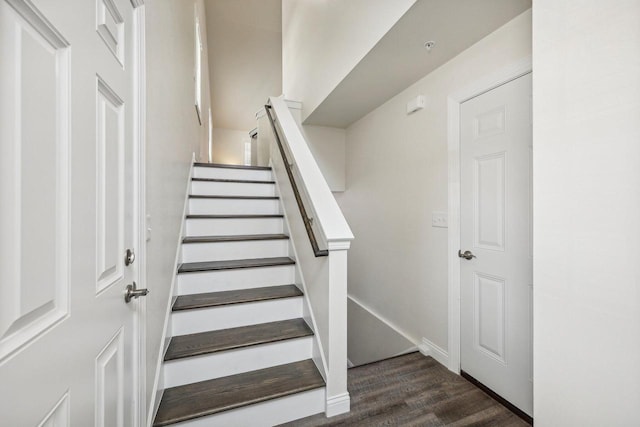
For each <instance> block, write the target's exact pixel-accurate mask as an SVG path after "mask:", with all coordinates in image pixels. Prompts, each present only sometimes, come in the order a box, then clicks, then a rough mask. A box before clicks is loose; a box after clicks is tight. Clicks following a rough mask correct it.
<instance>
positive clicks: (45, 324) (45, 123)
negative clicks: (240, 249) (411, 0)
mask: <svg viewBox="0 0 640 427" xmlns="http://www.w3.org/2000/svg"><path fill="white" fill-rule="evenodd" d="M133 14H134V10H133V7H132V5H131V3H130V2H129V1H128V0H91V1H87V0H65V1H56V2H51V1H47V0H31V1H27V0H0V57H1V58H2V61H0V94H1V96H0V206H2V209H0V233H1V234H0V396H2V399H0V425H2V426H4V425H7V426H36V425H43V426H56V427H57V426H69V425H73V426H76V425H77V426H90V425H96V426H132V425H137V417H134V407H135V404H136V401H135V399H136V398H137V396H138V393H137V392H136V391H135V390H134V386H135V382H134V378H135V377H136V375H137V372H136V367H137V361H136V360H134V355H135V354H136V352H135V351H134V349H135V348H136V346H138V342H137V341H136V340H137V334H136V330H135V329H134V325H135V316H136V303H135V302H133V303H131V304H125V302H124V288H125V286H126V285H127V284H129V283H131V282H132V281H133V280H135V279H136V277H137V270H136V268H137V265H136V264H135V263H134V264H133V265H131V266H128V267H127V266H125V265H124V252H125V248H133V243H134V242H135V241H137V236H135V235H134V227H133V220H134V218H133V212H134V209H133V195H134V190H135V188H133V187H132V186H131V185H126V183H127V182H135V181H133V180H131V178H132V176H133V169H132V166H133V163H132V161H133V154H134V148H135V147H134V145H133V141H134V139H133V129H134V123H133V120H134V117H135V116H134V114H133V113H134V111H133V108H132V103H133V93H134V83H135V79H134V75H133V73H132V70H133V68H134V67H132V63H133V45H132V41H133V40H134V37H133V33H134V31H135V28H134V27H133V25H134V20H133Z"/></svg>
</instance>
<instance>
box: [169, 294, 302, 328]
mask: <svg viewBox="0 0 640 427" xmlns="http://www.w3.org/2000/svg"><path fill="white" fill-rule="evenodd" d="M171 317H172V319H171V333H172V335H173V336H176V335H187V334H196V333H198V332H206V331H218V330H221V329H229V328H237V327H240V326H249V325H256V324H259V323H268V322H276V321H278V320H287V319H295V318H298V317H302V297H295V298H282V299H275V300H269V301H257V302H247V303H242V304H231V305H223V306H219V307H211V308H199V309H193V310H180V311H174V312H173V314H172V316H171Z"/></svg>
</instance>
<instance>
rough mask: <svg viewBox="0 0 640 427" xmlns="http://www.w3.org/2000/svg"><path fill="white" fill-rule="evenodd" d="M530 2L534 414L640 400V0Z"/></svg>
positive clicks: (617, 411)
mask: <svg viewBox="0 0 640 427" xmlns="http://www.w3.org/2000/svg"><path fill="white" fill-rule="evenodd" d="M585 6H586V5H585V4H584V3H583V2H580V1H573V0H535V1H534V2H533V69H534V73H533V138H534V139H533V147H534V151H533V153H534V158H533V165H534V166H533V168H534V169H533V177H534V181H533V184H534V197H533V206H534V239H533V240H534V418H535V423H536V426H559V425H563V426H604V425H608V426H630V425H637V424H638V402H640V364H639V363H638V361H639V360H640V267H639V265H640V264H639V263H638V261H637V244H638V240H639V238H640V221H638V212H640V192H638V184H639V183H640V168H639V167H638V165H639V163H640V143H639V142H640V120H639V118H640V79H639V78H638V76H640V54H639V52H640V26H639V25H638V17H639V16H640V2H637V1H634V0H611V1H607V2H592V3H589V5H588V7H585Z"/></svg>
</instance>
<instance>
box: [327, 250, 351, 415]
mask: <svg viewBox="0 0 640 427" xmlns="http://www.w3.org/2000/svg"><path fill="white" fill-rule="evenodd" d="M350 246H351V241H350V240H341V241H330V242H328V249H329V298H328V300H329V352H328V353H329V355H328V356H329V357H328V360H327V364H328V365H329V366H328V375H327V407H326V416H327V417H332V416H334V415H339V414H343V413H346V412H349V409H350V397H349V392H348V390H347V252H348V250H349V247H350Z"/></svg>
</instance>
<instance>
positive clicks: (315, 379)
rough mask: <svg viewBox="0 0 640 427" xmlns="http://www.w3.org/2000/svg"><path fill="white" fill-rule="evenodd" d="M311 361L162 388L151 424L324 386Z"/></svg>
mask: <svg viewBox="0 0 640 427" xmlns="http://www.w3.org/2000/svg"><path fill="white" fill-rule="evenodd" d="M324 385H325V384H324V380H323V379H322V376H321V375H320V372H318V369H317V368H316V366H315V364H314V363H313V361H312V360H310V359H308V360H303V361H301V362H295V363H289V364H286V365H280V366H275V367H272V368H266V369H260V370H258V371H251V372H246V373H243V374H238V375H231V376H228V377H223V378H217V379H214V380H208V381H202V382H198V383H193V384H187V385H183V386H178V387H173V388H169V389H166V390H165V391H164V394H163V396H162V401H161V402H160V408H159V409H158V413H157V415H156V418H155V421H154V424H153V425H154V426H167V425H171V424H175V423H179V422H183V421H188V420H193V419H196V418H200V417H206V416H210V415H214V414H219V413H222V412H224V411H228V410H232V409H236V408H241V407H244V406H248V405H253V404H256V403H260V402H266V401H268V400H271V399H278V398H282V397H285V396H291V395H294V394H297V393H303V392H307V391H309V390H314V389H319V388H321V387H324Z"/></svg>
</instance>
